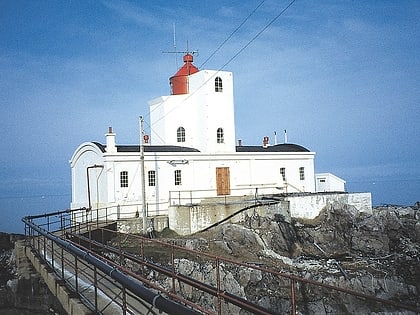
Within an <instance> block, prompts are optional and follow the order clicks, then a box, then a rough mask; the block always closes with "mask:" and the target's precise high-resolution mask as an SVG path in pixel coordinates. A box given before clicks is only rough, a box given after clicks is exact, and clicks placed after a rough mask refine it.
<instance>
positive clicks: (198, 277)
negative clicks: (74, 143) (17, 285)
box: [22, 209, 420, 315]
mask: <svg viewBox="0 0 420 315" xmlns="http://www.w3.org/2000/svg"><path fill="white" fill-rule="evenodd" d="M22 221H23V222H24V223H25V234H26V236H27V244H28V246H30V248H31V250H32V252H33V253H34V254H35V255H36V256H37V257H38V259H39V260H41V261H42V262H43V263H44V264H45V265H46V266H47V267H48V268H49V269H50V270H51V272H53V273H54V275H55V277H56V278H57V279H58V281H60V282H61V283H63V284H64V285H65V286H66V287H67V290H68V291H69V292H70V293H71V294H72V295H74V296H75V297H77V298H78V299H80V301H81V302H82V303H83V304H84V305H85V306H86V307H87V308H88V309H89V310H90V311H91V312H93V313H95V314H106V315H107V314H162V313H163V314H175V315H177V314H229V313H230V314H235V313H239V311H240V310H242V311H241V313H249V314H278V313H279V311H278V310H275V309H267V308H265V307H263V306H261V304H260V303H259V302H258V301H250V300H249V299H247V298H246V297H245V296H243V294H241V293H240V292H232V290H231V288H229V287H227V285H226V283H225V281H223V279H224V277H226V276H227V275H228V272H231V273H230V274H237V273H239V272H240V271H246V272H249V273H250V274H253V273H254V274H256V273H258V274H261V275H269V276H270V277H272V278H275V279H276V281H277V284H278V287H277V288H274V289H273V288H271V289H270V288H267V292H265V293H264V292H263V291H262V293H261V294H267V295H271V296H273V295H274V298H277V299H278V300H281V303H282V305H283V306H284V307H286V308H287V309H289V313H290V314H296V312H297V309H299V303H301V302H302V300H303V297H302V292H300V288H302V287H305V286H306V287H307V286H311V287H312V288H313V290H328V291H334V292H336V293H337V294H348V295H350V296H353V297H356V298H360V299H366V300H369V301H371V302H374V303H380V304H387V305H390V306H393V307H395V308H396V309H398V310H409V311H412V312H417V313H420V310H419V309H416V308H415V307H412V306H408V305H403V304H400V303H397V302H394V301H389V300H383V299H380V298H377V297H375V296H371V295H367V294H364V293H361V292H357V291H353V290H348V289H345V288H339V287H336V286H332V285H329V284H326V283H320V282H316V281H313V280H311V279H305V278H301V277H297V276H294V275H291V274H286V273H282V272H276V271H273V270H269V269H266V268H262V267H261V266H257V265H255V264H247V263H240V262H236V261H233V260H230V259H226V258H221V257H217V256H213V255H209V254H205V253H202V252H198V251H194V250H190V249H187V248H185V247H182V246H178V245H176V244H174V243H166V242H162V241H159V240H152V239H148V238H144V237H141V236H138V235H133V234H125V233H120V232H117V231H116V224H115V222H114V221H108V216H107V215H104V214H101V213H99V212H97V213H94V212H91V211H87V209H76V210H65V211H58V212H54V213H50V214H43V215H38V216H29V217H25V218H23V219H22ZM188 264H189V265H188ZM188 266H189V267H188ZM194 266H195V267H197V268H202V269H203V268H204V269H205V270H204V271H203V273H201V274H200V273H194V272H192V271H191V268H192V267H194ZM209 305H212V306H209Z"/></svg>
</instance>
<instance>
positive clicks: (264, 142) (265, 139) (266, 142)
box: [263, 136, 270, 148]
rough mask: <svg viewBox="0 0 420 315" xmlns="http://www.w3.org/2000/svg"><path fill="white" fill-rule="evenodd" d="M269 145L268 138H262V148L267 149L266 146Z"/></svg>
mask: <svg viewBox="0 0 420 315" xmlns="http://www.w3.org/2000/svg"><path fill="white" fill-rule="evenodd" d="M269 145H270V143H269V138H268V137H267V136H265V137H264V138H263V147H264V148H268V146H269Z"/></svg>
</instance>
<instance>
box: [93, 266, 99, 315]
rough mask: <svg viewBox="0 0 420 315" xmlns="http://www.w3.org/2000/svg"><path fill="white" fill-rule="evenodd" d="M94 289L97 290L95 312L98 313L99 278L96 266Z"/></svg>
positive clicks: (94, 269)
mask: <svg viewBox="0 0 420 315" xmlns="http://www.w3.org/2000/svg"><path fill="white" fill-rule="evenodd" d="M93 284H94V285H93V287H94V288H95V311H96V312H98V278H97V271H96V266H94V267H93Z"/></svg>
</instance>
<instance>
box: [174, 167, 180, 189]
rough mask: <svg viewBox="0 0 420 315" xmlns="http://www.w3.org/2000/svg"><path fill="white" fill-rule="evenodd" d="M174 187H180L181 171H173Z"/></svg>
mask: <svg viewBox="0 0 420 315" xmlns="http://www.w3.org/2000/svg"><path fill="white" fill-rule="evenodd" d="M175 185H176V186H179V185H181V170H175Z"/></svg>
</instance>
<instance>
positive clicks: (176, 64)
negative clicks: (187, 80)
mask: <svg viewBox="0 0 420 315" xmlns="http://www.w3.org/2000/svg"><path fill="white" fill-rule="evenodd" d="M173 31H174V52H175V66H176V68H177V69H178V59H177V58H176V57H177V56H176V30H175V22H174V24H173Z"/></svg>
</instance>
